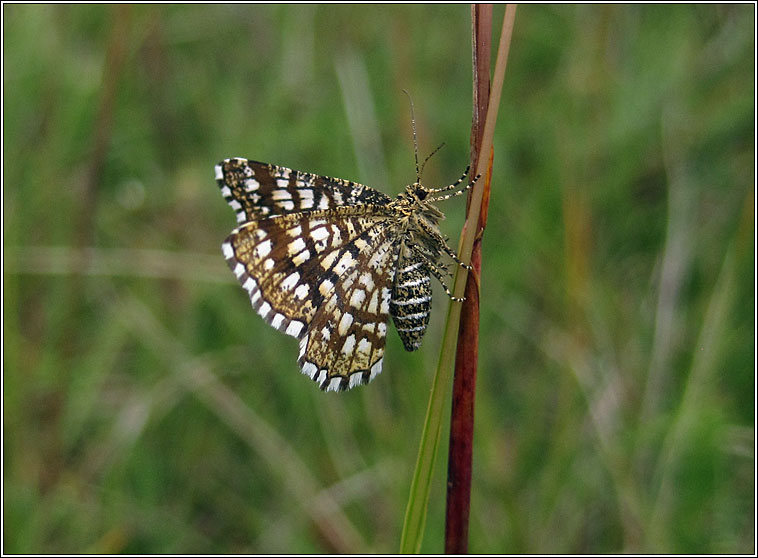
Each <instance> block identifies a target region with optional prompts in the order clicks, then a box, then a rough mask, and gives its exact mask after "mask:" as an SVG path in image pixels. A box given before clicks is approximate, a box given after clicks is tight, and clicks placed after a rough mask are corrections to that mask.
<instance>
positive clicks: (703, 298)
mask: <svg viewBox="0 0 758 558" xmlns="http://www.w3.org/2000/svg"><path fill="white" fill-rule="evenodd" d="M754 9H755V7H754V6H753V5H749V4H743V5H733V6H726V5H719V6H706V5H698V6H685V5H678V6H653V5H638V6H586V5H585V6H558V7H555V6H552V7H551V6H536V5H534V6H522V7H520V8H519V11H518V14H517V16H516V26H515V35H514V39H513V44H512V47H511V54H510V61H509V66H508V73H507V76H506V83H505V91H504V94H503V105H502V109H501V112H500V122H499V128H498V130H497V134H496V142H495V149H496V153H495V178H494V181H493V198H492V201H491V205H490V218H489V225H488V229H487V232H486V238H485V242H484V266H483V286H482V293H483V294H482V297H483V306H482V323H481V328H482V333H481V350H482V354H481V357H480V358H481V360H480V364H481V366H480V371H479V386H478V392H479V398H478V401H477V408H476V413H477V423H476V438H475V453H474V478H473V495H472V511H471V521H472V524H471V536H470V550H471V551H472V552H482V553H492V552H495V553H536V554H541V553H585V552H591V553H605V552H649V553H659V552H683V553H691V552H703V553H707V552H719V553H733V552H743V553H752V552H754V551H755V548H754V537H755V532H754V527H755V501H754V494H755V486H754V474H755V470H754V465H755V456H754V439H755V431H754V424H755V414H754V410H755V375H754V373H755V368H754V346H755V345H754V342H755V322H754V318H755V314H754V311H755V298H754V297H755V294H754V293H755V291H754V286H755V276H754V263H755V262H754V249H755V244H754V232H755V229H754V184H755V182H754V181H755V163H754V157H755V144H754V137H755V136H754V134H755V128H754V123H755V113H754V101H755V89H754V83H755V81H754V80H755V75H754V67H755V43H754ZM503 10H504V7H503V6H498V7H496V10H495V16H496V21H499V19H498V18H499V17H502V13H503ZM469 25H470V23H469V8H468V6H465V5H447V6H408V5H403V6H380V5H371V6H339V5H328V6H312V5H289V6H252V5H248V6H245V5H233V6H209V5H208V6H204V5H191V6H171V5H157V6H148V5H141V6H134V7H123V6H121V7H120V6H95V5H87V6H74V5H32V6H24V5H8V4H5V5H4V6H3V41H4V42H3V64H4V66H3V67H4V70H3V102H4V114H3V117H4V118H3V138H4V141H3V233H4V239H3V266H4V269H3V304H4V308H3V334H4V338H3V366H4V374H3V434H4V440H3V450H4V457H3V468H4V471H3V473H4V474H3V488H4V491H3V511H4V524H3V536H4V549H3V550H4V551H5V552H8V553H13V552H23V553H31V554H36V553H81V552H94V553H118V552H125V553H144V552H161V553H174V552H178V553H187V552H192V553H216V552H225V553H232V552H265V553H270V552H324V551H335V552H372V551H377V552H394V551H396V550H397V548H398V544H399V536H400V528H401V525H402V520H403V514H404V511H405V503H406V499H407V496H408V489H409V483H410V479H411V474H412V471H413V465H414V462H415V458H416V452H417V444H418V440H419V436H420V433H421V426H422V419H423V415H424V412H425V408H426V401H427V395H428V390H429V385H430V379H431V374H432V371H433V367H434V363H435V361H436V355H437V350H438V347H439V339H440V335H441V331H440V330H441V324H442V320H443V317H444V311H443V305H444V304H446V301H445V298H444V295H443V294H442V293H441V291H439V290H438V291H437V292H436V298H435V305H436V311H435V312H434V314H433V317H432V324H431V326H430V329H429V331H428V333H427V335H426V338H425V341H424V345H423V347H422V349H421V350H420V351H418V352H416V353H406V352H405V351H403V349H402V346H401V344H400V343H399V340H398V338H397V336H396V334H395V333H393V332H391V331H390V333H389V337H388V349H387V358H386V362H385V366H384V372H383V373H382V375H381V376H380V377H379V378H378V379H377V380H376V381H375V382H373V383H372V384H371V385H370V386H368V387H363V388H359V389H355V390H353V391H351V392H348V393H345V394H333V393H330V394H325V393H321V392H320V391H318V389H316V386H315V385H314V384H313V383H312V382H310V381H309V380H308V379H307V378H305V377H303V376H302V375H301V374H300V373H299V372H298V370H297V367H296V363H295V359H296V354H297V342H296V341H295V340H294V339H291V338H289V337H286V336H284V335H281V334H278V333H276V332H275V331H274V330H273V329H271V328H270V327H268V326H266V325H265V324H264V323H263V322H262V320H261V319H260V318H259V317H257V316H256V315H255V314H254V313H253V312H252V311H251V309H250V305H249V303H248V301H247V296H246V294H245V293H244V291H243V290H242V289H241V288H240V287H239V286H238V285H237V284H236V283H235V281H234V278H233V276H232V274H231V273H230V272H229V271H228V269H227V268H226V265H225V263H224V260H223V257H222V255H221V252H220V243H221V241H222V240H223V239H224V237H225V236H226V234H227V233H228V232H229V231H230V230H231V229H232V228H233V226H234V224H235V219H234V215H233V213H232V211H231V210H230V209H229V208H228V207H227V206H226V204H225V203H224V201H223V199H222V197H221V195H220V194H219V192H218V189H217V188H216V185H215V182H214V180H213V165H214V164H215V163H216V162H218V161H219V160H221V159H223V158H226V157H230V156H245V157H250V158H254V159H258V160H261V161H269V162H272V163H278V164H283V165H286V166H290V167H293V168H296V169H302V170H308V171H312V172H317V173H321V174H326V175H331V176H340V177H344V178H348V179H353V180H358V181H361V182H364V183H367V184H371V185H373V186H376V187H377V188H379V189H382V190H383V191H385V192H388V193H390V194H393V195H394V194H396V193H398V192H400V191H401V189H402V188H403V185H404V184H406V183H408V181H411V180H413V178H414V172H413V148H412V143H411V134H410V121H409V109H408V101H407V98H406V96H405V95H404V94H403V93H402V89H407V90H409V91H410V92H411V94H412V96H413V99H414V102H415V105H416V116H417V119H418V125H419V137H420V142H421V147H420V151H421V156H422V157H423V156H424V155H425V154H426V153H428V152H429V151H430V150H431V149H432V148H434V147H435V146H436V145H437V144H439V143H440V142H442V141H445V142H446V143H447V146H446V147H445V148H444V149H443V150H442V151H441V152H440V153H439V154H438V155H436V156H435V157H434V158H433V159H432V160H431V162H430V164H429V165H428V166H427V170H426V173H425V176H424V179H425V182H426V183H427V184H430V185H439V184H447V183H449V182H450V181H452V180H455V179H456V178H457V177H458V176H459V175H460V173H461V171H462V170H463V168H464V167H465V165H466V164H467V161H468V140H469V125H470V116H471V92H470V88H471V85H470V82H471V68H470V65H471V54H470V27H469ZM463 205H464V204H463V202H462V201H457V202H449V203H448V204H447V205H446V206H445V210H446V212H447V214H448V220H447V221H446V222H445V223H443V225H444V229H445V231H446V233H447V234H448V235H450V236H451V237H452V238H453V243H455V239H456V238H457V236H458V231H459V227H460V223H461V221H462V214H463ZM440 295H442V296H440ZM443 438H444V435H443ZM445 443H446V442H445ZM441 450H442V451H441V452H440V460H439V461H438V466H437V468H436V476H437V477H438V478H437V480H436V481H435V483H436V487H437V488H436V489H433V494H432V500H431V502H430V510H429V517H428V522H427V534H426V538H425V542H424V546H423V550H424V551H426V552H439V551H441V550H442V539H443V537H442V532H443V517H444V494H445V488H444V482H445V480H444V475H445V466H444V457H445V455H446V447H442V448H441Z"/></svg>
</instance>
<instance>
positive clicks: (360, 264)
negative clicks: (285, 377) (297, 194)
mask: <svg viewBox="0 0 758 558" xmlns="http://www.w3.org/2000/svg"><path fill="white" fill-rule="evenodd" d="M314 215H318V213H316V214H313V215H309V214H308V213H299V214H293V215H283V216H275V217H271V218H267V219H260V220H254V221H251V222H249V223H245V224H244V225H242V226H241V227H239V228H237V229H236V230H234V231H232V233H231V234H230V235H229V237H228V238H227V240H226V241H225V242H224V244H223V246H222V248H223V252H224V256H225V258H226V260H227V263H228V264H229V267H230V268H231V269H232V271H233V272H234V274H235V276H236V277H237V279H238V281H239V282H240V284H241V285H242V286H243V287H244V288H245V290H246V291H247V292H248V294H249V295H250V300H251V303H252V305H253V308H254V309H255V310H256V311H257V312H258V314H260V315H261V316H262V317H263V319H264V320H265V321H266V322H267V323H269V324H270V325H272V326H273V327H275V328H277V329H279V330H280V331H282V332H284V333H286V334H288V335H292V336H293V337H297V338H299V339H300V340H301V355H300V358H299V362H300V366H301V369H302V371H303V373H304V374H306V375H308V376H309V377H311V378H312V379H314V380H316V381H318V382H319V384H320V386H321V388H322V389H348V388H350V387H353V386H354V385H358V384H361V383H366V382H368V381H370V380H371V379H372V378H373V377H374V376H376V374H378V372H379V371H380V370H381V359H382V354H383V351H384V338H385V332H386V322H387V316H388V312H389V297H390V290H391V284H392V279H393V277H394V263H395V259H396V257H397V250H396V248H395V245H394V243H393V241H392V240H391V236H392V235H391V234H390V231H389V230H388V227H387V221H386V220H385V219H382V218H379V217H375V216H371V212H370V211H365V210H364V208H358V207H354V208H349V207H343V208H340V210H339V211H335V212H334V215H332V216H330V218H329V219H328V220H327V219H324V218H322V217H314ZM345 316H347V317H345ZM379 324H382V325H381V326H380V325H379ZM348 353H349V354H348ZM334 378H337V381H332V380H333V379H334Z"/></svg>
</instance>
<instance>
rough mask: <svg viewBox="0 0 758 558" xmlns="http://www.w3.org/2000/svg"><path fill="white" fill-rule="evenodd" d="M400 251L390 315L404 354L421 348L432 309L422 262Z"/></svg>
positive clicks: (428, 285)
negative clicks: (404, 351) (403, 347)
mask: <svg viewBox="0 0 758 558" xmlns="http://www.w3.org/2000/svg"><path fill="white" fill-rule="evenodd" d="M410 252H411V250H410V249H409V248H407V247H403V253H402V254H401V257H400V258H398V268H397V271H396V273H395V281H394V285H393V288H392V299H391V300H390V315H392V320H393V321H394V322H395V329H397V333H398V335H400V339H401V340H402V342H403V345H404V346H405V350H406V351H415V350H416V349H418V348H419V347H420V346H421V339H422V338H423V337H424V332H425V331H426V326H427V324H428V323H429V312H430V310H431V308H432V284H431V281H430V278H429V270H428V269H427V268H426V266H425V265H424V262H423V260H421V259H420V258H418V257H415V256H413V255H412V254H411V253H410Z"/></svg>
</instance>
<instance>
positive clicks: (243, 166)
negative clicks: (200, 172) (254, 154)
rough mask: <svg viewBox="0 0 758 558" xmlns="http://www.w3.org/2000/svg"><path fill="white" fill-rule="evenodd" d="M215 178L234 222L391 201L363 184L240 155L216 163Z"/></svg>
mask: <svg viewBox="0 0 758 558" xmlns="http://www.w3.org/2000/svg"><path fill="white" fill-rule="evenodd" d="M216 180H217V181H218V184H219V187H220V188H221V194H222V195H223V196H224V199H226V202H227V203H228V204H229V205H230V206H231V208H232V209H234V212H235V213H236V215H237V222H238V223H245V222H247V221H252V220H255V219H260V218H263V217H271V216H276V215H287V214H289V213H298V212H302V211H314V210H325V209H330V208H333V207H339V206H345V205H362V204H387V203H388V202H390V201H391V199H390V198H389V197H388V196H386V195H384V194H382V193H381V192H379V191H377V190H374V189H373V188H369V187H368V186H364V185H363V184H357V183H355V182H350V181H348V180H342V179H340V178H330V177H327V176H319V175H317V174H310V173H307V172H301V171H295V170H292V169H288V168H286V167H279V166H277V165H270V164H267V163H259V162H257V161H249V160H247V159H240V158H236V159H227V160H226V161H223V162H221V163H219V164H218V165H216Z"/></svg>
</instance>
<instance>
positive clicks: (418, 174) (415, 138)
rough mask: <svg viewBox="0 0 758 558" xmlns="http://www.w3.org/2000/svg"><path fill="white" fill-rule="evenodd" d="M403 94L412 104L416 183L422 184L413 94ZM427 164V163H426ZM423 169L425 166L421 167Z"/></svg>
mask: <svg viewBox="0 0 758 558" xmlns="http://www.w3.org/2000/svg"><path fill="white" fill-rule="evenodd" d="M403 93H405V94H406V95H408V102H409V103H410V104H411V127H412V128H413V158H414V159H415V160H416V182H421V173H419V170H418V138H417V137H416V116H415V114H414V112H413V99H411V94H410V93H408V92H407V91H406V90H405V89H403ZM428 158H429V157H427V159H428ZM424 163H426V161H424ZM421 168H422V169H423V166H422V167H421Z"/></svg>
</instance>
